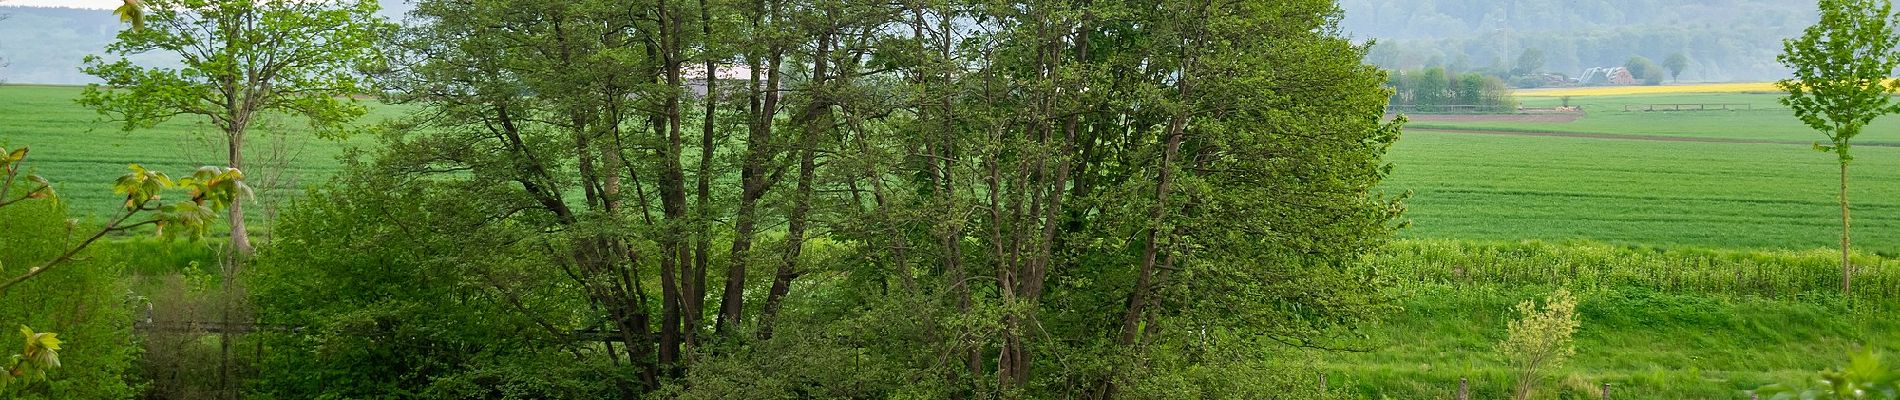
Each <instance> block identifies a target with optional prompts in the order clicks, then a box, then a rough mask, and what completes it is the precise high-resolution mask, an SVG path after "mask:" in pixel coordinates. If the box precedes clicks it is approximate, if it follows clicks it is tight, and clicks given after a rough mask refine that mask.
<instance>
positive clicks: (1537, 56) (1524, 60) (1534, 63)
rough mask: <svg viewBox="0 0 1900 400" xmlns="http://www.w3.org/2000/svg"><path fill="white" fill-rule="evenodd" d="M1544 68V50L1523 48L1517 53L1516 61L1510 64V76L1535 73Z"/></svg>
mask: <svg viewBox="0 0 1900 400" xmlns="http://www.w3.org/2000/svg"><path fill="white" fill-rule="evenodd" d="M1543 70H1544V50H1542V49H1524V52H1523V53H1519V54H1518V55H1517V63H1516V64H1512V67H1511V76H1524V75H1530V74H1535V73H1538V72H1541V71H1543Z"/></svg>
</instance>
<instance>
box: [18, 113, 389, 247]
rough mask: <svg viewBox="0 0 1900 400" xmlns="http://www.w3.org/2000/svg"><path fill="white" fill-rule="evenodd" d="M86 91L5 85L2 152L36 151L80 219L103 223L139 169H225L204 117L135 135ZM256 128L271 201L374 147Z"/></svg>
mask: <svg viewBox="0 0 1900 400" xmlns="http://www.w3.org/2000/svg"><path fill="white" fill-rule="evenodd" d="M80 90H81V89H80V88H79V87H73V86H25V85H7V86H0V147H6V148H9V149H12V148H18V147H22V146H24V147H28V148H29V149H31V152H32V153H31V154H30V157H29V162H28V163H27V165H28V168H29V170H30V171H31V172H32V173H35V174H39V175H41V176H44V177H46V178H47V179H48V180H50V181H52V182H53V183H54V187H55V189H56V190H57V191H58V193H59V195H60V197H61V198H62V199H64V200H65V201H67V202H68V204H67V206H68V207H69V208H71V209H72V210H73V211H74V212H76V213H79V214H82V215H89V216H93V217H102V218H103V216H105V215H106V214H107V213H109V212H112V211H113V209H114V208H115V207H117V206H118V204H119V201H118V200H117V198H116V196H114V195H113V194H112V184H111V183H112V181H113V180H114V179H117V178H118V177H119V176H120V175H124V174H125V173H126V172H127V169H126V166H127V165H128V164H132V163H137V164H140V165H143V166H145V167H147V168H151V169H156V170H159V171H163V172H165V173H167V174H170V175H172V176H174V177H177V176H183V175H187V174H189V173H191V171H192V170H193V169H195V168H197V167H199V166H204V165H221V164H223V162H224V156H223V154H224V150H223V149H224V147H223V146H224V144H223V141H222V140H223V139H222V136H221V135H220V134H218V132H217V129H216V128H213V127H211V126H210V125H209V124H208V123H207V122H206V121H204V120H203V119H202V117H194V116H181V117H177V118H175V119H174V120H172V121H170V122H167V123H165V124H161V125H159V126H158V127H155V128H153V129H141V130H137V131H133V132H129V133H128V132H125V131H123V130H121V125H120V124H118V123H114V122H111V121H108V120H105V119H104V118H105V117H104V116H102V115H99V114H97V113H94V112H92V111H91V110H89V109H86V108H85V107H82V106H80V105H78V104H77V103H74V99H75V98H77V97H78V96H79V93H80ZM372 110H374V111H373V114H372V115H371V116H370V117H368V118H366V120H372V121H373V120H379V119H381V118H385V117H388V116H393V115H395V112H396V111H394V110H393V108H391V107H376V108H373V109H372ZM275 125H276V126H275V127H272V128H270V129H254V130H253V131H252V133H251V135H252V136H251V137H250V138H249V139H248V141H249V143H248V150H249V153H247V156H248V157H250V165H247V168H246V172H248V173H250V174H251V176H250V177H249V178H250V179H251V180H252V185H253V187H254V188H256V189H258V190H259V196H261V197H262V199H263V200H266V201H271V200H275V199H281V198H284V197H285V196H287V195H290V194H294V193H297V192H299V190H297V189H296V188H299V187H303V186H305V185H308V184H310V183H313V182H318V181H321V180H323V179H325V177H327V176H329V175H330V174H331V173H333V172H334V171H335V170H336V169H337V165H338V164H337V161H336V159H337V157H338V156H340V155H342V154H343V153H344V150H343V149H344V148H345V146H348V145H355V144H365V143H374V140H373V139H372V138H367V137H356V138H351V139H349V140H348V141H347V142H337V141H329V140H322V139H317V138H315V137H312V136H310V135H306V134H300V131H301V129H300V127H299V126H298V125H297V124H295V123H294V122H284V123H276V124H275Z"/></svg>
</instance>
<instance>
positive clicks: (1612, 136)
mask: <svg viewBox="0 0 1900 400" xmlns="http://www.w3.org/2000/svg"><path fill="white" fill-rule="evenodd" d="M1405 131H1406V132H1437V133H1451V134H1466V135H1499V136H1533V137H1566V138H1580V139H1609V140H1635V141H1650V142H1693V143H1722V144H1772V145H1784V146H1786V145H1793V146H1812V145H1814V142H1812V141H1794V140H1767V139H1725V138H1707V137H1689V136H1666V135H1647V134H1622V133H1584V132H1549V131H1528V130H1522V131H1520V130H1509V131H1507V130H1484V129H1455V128H1408V129H1405ZM1854 145H1855V146H1867V147H1900V143H1892V142H1867V143H1855V144H1854Z"/></svg>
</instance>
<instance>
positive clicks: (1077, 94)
mask: <svg viewBox="0 0 1900 400" xmlns="http://www.w3.org/2000/svg"><path fill="white" fill-rule="evenodd" d="M1183 16H1188V17H1187V18H1183ZM412 17H413V18H412V19H411V21H410V23H411V24H412V25H411V26H410V27H409V28H406V29H404V30H403V31H402V32H401V34H400V35H399V36H398V37H397V38H395V39H394V40H393V41H392V42H391V47H390V48H391V51H390V55H389V56H390V59H391V60H392V61H393V62H392V65H391V68H389V69H388V70H387V73H386V74H382V75H381V76H379V78H380V80H382V81H383V82H386V83H388V86H387V87H386V88H385V92H386V93H388V94H389V95H390V99H389V100H390V101H392V102H396V103H400V104H404V105H407V106H410V107H414V108H413V109H415V110H417V111H416V112H415V114H414V115H412V116H411V118H408V119H407V120H406V121H405V122H403V123H399V124H395V125H393V126H389V127H387V128H386V129H385V130H384V131H385V133H384V134H383V140H384V143H385V146H384V147H383V149H382V150H380V151H377V152H374V153H373V154H366V155H364V156H363V157H362V158H359V159H357V160H356V161H354V162H353V163H352V164H351V165H352V166H351V167H350V169H349V171H348V172H346V173H345V174H344V176H343V177H342V178H340V179H339V180H338V181H336V182H334V183H332V184H331V185H330V186H329V187H328V188H326V189H323V190H320V191H318V192H316V193H313V194H312V196H311V197H309V198H308V199H306V200H305V201H303V202H301V203H299V204H300V205H299V206H296V207H293V209H292V210H289V211H288V212H286V213H285V215H284V217H283V222H282V223H281V224H280V225H279V226H278V227H277V229H276V230H275V231H274V233H275V234H276V235H278V239H277V240H278V242H277V243H278V244H277V245H276V246H273V248H279V249H281V250H277V251H270V250H266V251H264V252H262V253H261V254H260V259H259V263H260V264H259V265H260V266H259V267H258V270H259V277H258V278H257V279H256V281H255V282H254V283H255V284H256V285H258V286H257V292H258V296H257V299H259V301H260V302H262V303H261V304H260V307H263V308H265V310H266V312H263V313H260V315H266V316H270V317H269V318H274V319H276V320H273V321H270V322H273V323H284V324H294V325H297V326H305V327H308V329H306V330H304V331H301V332H297V333H282V334H280V335H279V336H277V337H278V340H277V341H275V342H273V343H276V345H280V346H286V347H285V348H290V349H302V350H301V351H284V352H283V354H287V355H286V356H284V357H283V358H282V359H280V360H277V361H275V362H278V363H280V364H278V367H266V368H264V369H265V370H267V371H284V372H283V373H282V375H280V376H274V377H271V378H268V379H267V380H266V381H268V382H272V383H274V384H275V385H278V386H272V387H270V388H269V389H268V391H274V392H276V393H279V394H284V395H286V396H293V395H297V394H308V393H327V394H334V395H337V396H342V397H351V396H369V395H371V394H375V393H387V392H389V391H392V390H401V391H405V392H412V393H452V395H451V396H454V397H500V396H514V397H529V398H540V397H567V396H568V393H619V394H622V395H637V394H641V393H665V394H669V395H673V396H677V397H681V398H784V397H794V396H801V394H802V395H803V396H817V397H862V398H892V397H910V398H978V397H992V396H1007V397H1030V398H1042V397H1062V396H1070V397H1094V398H1175V397H1184V396H1188V397H1192V396H1197V393H1201V394H1205V395H1215V394H1210V393H1206V391H1208V390H1218V391H1219V393H1218V394H1219V395H1223V396H1226V395H1231V396H1241V397H1257V396H1259V395H1264V394H1267V393H1279V394H1284V393H1310V392H1311V391H1312V390H1314V387H1313V386H1312V385H1304V384H1300V385H1295V384H1289V382H1296V381H1297V379H1299V378H1296V377H1290V376H1279V375H1272V374H1259V373H1258V371H1264V370H1267V369H1269V368H1267V366H1268V365H1271V363H1273V362H1277V361H1276V360H1273V359H1261V358H1259V357H1254V356H1253V355H1257V354H1264V353H1262V352H1266V351H1269V350H1271V349H1286V348H1351V347H1354V346H1357V345H1359V343H1357V342H1356V339H1355V338H1357V337H1358V336H1356V335H1354V334H1353V329H1354V328H1355V327H1358V326H1361V325H1363V324H1364V323H1367V322H1368V321H1372V320H1375V319H1377V318H1379V317H1380V316H1381V315H1383V314H1384V312H1385V311H1387V310H1390V303H1389V301H1388V300H1387V299H1385V298H1384V297H1383V296H1384V294H1382V292H1380V291H1379V290H1378V288H1379V287H1381V284H1380V283H1379V281H1378V280H1376V278H1375V277H1374V276H1373V275H1372V274H1371V271H1370V270H1369V269H1368V268H1367V267H1366V266H1365V265H1363V264H1362V263H1360V262H1359V261H1358V257H1359V256H1360V255H1361V254H1364V253H1366V252H1367V251H1369V250H1370V249H1373V248H1376V247H1377V246H1379V245H1380V244H1382V243H1383V241H1384V240H1385V239H1386V238H1387V237H1388V236H1389V235H1390V233H1391V232H1392V230H1394V229H1396V228H1397V227H1398V222H1397V221H1396V218H1397V217H1398V215H1399V213H1400V212H1401V211H1402V209H1403V207H1402V205H1401V203H1400V202H1399V201H1398V200H1397V199H1395V198H1392V197H1389V196H1386V195H1384V194H1382V193H1380V192H1379V191H1378V190H1377V189H1376V187H1377V185H1378V184H1379V182H1380V181H1381V180H1382V179H1383V177H1384V176H1385V175H1386V174H1387V172H1388V170H1389V167H1388V166H1387V165H1386V164H1385V162H1384V161H1383V155H1384V153H1385V150H1386V148H1387V147H1388V146H1390V145H1391V144H1392V143H1393V142H1394V141H1395V140H1397V137H1398V136H1397V135H1398V126H1397V125H1396V124H1392V123H1386V122H1382V121H1381V117H1382V115H1383V112H1384V109H1385V106H1386V102H1387V100H1388V96H1389V95H1390V94H1391V93H1390V92H1389V91H1387V90H1386V89H1384V88H1383V84H1384V83H1385V81H1386V77H1385V74H1384V73H1383V72H1381V71H1380V70H1378V69H1376V68H1374V67H1371V66H1367V65H1364V64H1362V63H1361V60H1362V57H1363V56H1364V52H1365V49H1364V48H1363V47H1361V46H1358V45H1355V44H1354V43H1352V42H1351V41H1349V40H1348V39H1346V38H1344V37H1342V36H1341V35H1339V33H1338V30H1337V28H1336V25H1335V24H1336V21H1337V19H1338V17H1339V14H1338V10H1337V8H1335V7H1334V4H1333V3H1332V2H1330V1H1323V0H1300V1H1276V2H1237V3H1236V2H1211V1H1203V0H1169V1H1161V2H1154V1H1118V0H1094V1H1085V2H1079V3H1078V2H1043V1H1030V2H1019V3H1014V4H1012V5H1011V6H1007V7H997V6H995V4H993V3H987V2H978V1H924V2H896V3H893V2H877V1H862V0H769V1H762V2H731V1H721V0H704V1H680V0H643V1H636V2H633V3H627V2H604V1H582V2H567V1H550V0H511V1H494V2H464V1H447V0H441V1H422V2H420V3H419V4H418V5H417V8H416V11H415V13H414V14H413V15H412ZM1262 38H1270V39H1265V40H1263V39H1262ZM372 254H373V255H377V256H368V255H372ZM377 271H388V272H386V273H385V272H377ZM367 275H374V276H377V279H360V278H357V277H360V276H367ZM522 327H526V329H521V328H522ZM369 343H374V345H373V346H371V345H367V344H369ZM1206 365H1223V366H1229V367H1228V368H1211V369H1210V368H1201V367H1200V366H1206ZM365 366H369V367H365ZM544 367H545V368H546V369H547V371H549V372H547V373H518V372H519V371H535V370H540V369H542V368H544ZM309 370H318V371H324V372H323V373H322V374H320V375H313V374H306V373H303V372H304V371H309ZM577 370H580V371H591V372H579V371H577ZM586 377H594V378H598V379H593V378H586ZM1306 379H1310V377H1306ZM336 382H349V383H350V384H348V385H339V384H336ZM1216 383H1218V384H1216ZM1223 388H1225V389H1223ZM1249 394H1252V395H1249ZM576 396H580V395H579V394H577V395H576Z"/></svg>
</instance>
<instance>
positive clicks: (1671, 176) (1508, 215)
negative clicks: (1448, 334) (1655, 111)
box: [1387, 131, 1900, 252]
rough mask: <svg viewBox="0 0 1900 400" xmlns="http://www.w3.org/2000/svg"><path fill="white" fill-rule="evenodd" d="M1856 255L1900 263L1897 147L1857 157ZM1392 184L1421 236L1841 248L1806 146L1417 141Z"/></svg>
mask: <svg viewBox="0 0 1900 400" xmlns="http://www.w3.org/2000/svg"><path fill="white" fill-rule="evenodd" d="M1856 151H1857V152H1858V153H1857V154H1858V158H1857V161H1856V163H1855V164H1854V166H1855V167H1854V168H1855V170H1854V171H1855V172H1854V174H1853V175H1854V179H1855V180H1856V181H1858V182H1859V183H1860V184H1859V185H1854V186H1852V193H1853V195H1852V196H1853V199H1854V200H1855V206H1854V210H1855V217H1856V218H1855V221H1854V222H1855V223H1854V225H1855V227H1856V228H1858V229H1857V231H1858V233H1859V234H1858V235H1857V236H1856V237H1855V241H1856V243H1858V244H1860V245H1861V246H1862V247H1860V249H1864V250H1868V251H1880V252H1894V251H1900V185H1894V184H1892V182H1896V181H1900V148H1884V147H1863V148H1859V149H1857V150H1856ZM1390 160H1391V161H1392V163H1393V164H1394V165H1396V168H1397V170H1396V172H1394V173H1393V176H1392V177H1391V179H1390V180H1389V181H1388V182H1387V185H1389V187H1391V188H1394V189H1401V190H1409V191H1412V192H1413V196H1412V198H1411V199H1410V201H1409V202H1408V204H1409V205H1408V209H1407V213H1406V215H1407V218H1408V219H1410V220H1411V221H1412V222H1413V225H1412V227H1411V228H1410V229H1408V230H1407V231H1405V233H1404V235H1405V236H1406V237H1412V238H1464V239H1496V240H1518V239H1572V238H1585V239H1595V240H1602V241H1609V242H1616V243H1628V244H1650V245H1689V246H1704V247H1740V248H1784V249H1808V248H1816V247H1827V246H1829V245H1831V244H1833V243H1836V239H1838V237H1839V223H1840V220H1839V212H1840V208H1839V206H1838V205H1837V204H1836V203H1835V192H1836V191H1837V190H1838V189H1837V188H1838V186H1837V182H1838V177H1837V176H1838V174H1839V171H1838V169H1837V166H1836V164H1835V163H1834V162H1833V160H1832V156H1831V155H1829V154H1824V153H1819V152H1816V151H1814V150H1812V149H1810V148H1809V147H1807V146H1799V145H1773V144H1729V143H1698V142H1666V141H1646V140H1606V139H1590V138H1569V137H1530V136H1510V135H1492V134H1465V133H1445V132H1430V131H1414V132H1407V133H1406V136H1405V138H1404V139H1402V140H1401V141H1400V144H1399V145H1398V146H1396V147H1395V149H1394V150H1393V153H1392V155H1391V157H1390Z"/></svg>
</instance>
